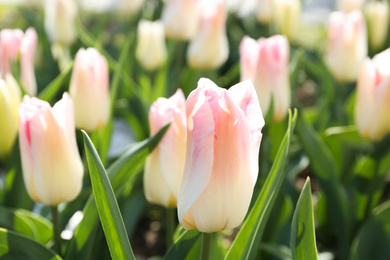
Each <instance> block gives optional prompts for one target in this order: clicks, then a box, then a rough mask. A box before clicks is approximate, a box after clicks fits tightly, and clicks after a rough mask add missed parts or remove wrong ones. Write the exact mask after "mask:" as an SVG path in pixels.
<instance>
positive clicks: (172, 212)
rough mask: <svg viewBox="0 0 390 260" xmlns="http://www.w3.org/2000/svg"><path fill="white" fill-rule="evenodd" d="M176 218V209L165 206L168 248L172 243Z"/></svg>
mask: <svg viewBox="0 0 390 260" xmlns="http://www.w3.org/2000/svg"><path fill="white" fill-rule="evenodd" d="M176 218H177V214H176V209H175V208H167V209H166V215H165V224H166V225H165V227H166V243H167V248H170V247H171V246H172V245H173V234H174V232H175V228H176Z"/></svg>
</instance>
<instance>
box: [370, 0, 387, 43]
mask: <svg viewBox="0 0 390 260" xmlns="http://www.w3.org/2000/svg"><path fill="white" fill-rule="evenodd" d="M364 13H365V16H366V21H367V29H368V40H369V44H370V47H372V48H373V49H374V50H377V49H380V48H381V47H382V46H383V44H384V43H385V41H386V37H387V34H388V30H389V4H388V3H387V1H382V2H372V1H371V2H369V3H367V4H366V5H365V7H364Z"/></svg>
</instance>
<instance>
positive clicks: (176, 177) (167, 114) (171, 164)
mask: <svg viewBox="0 0 390 260" xmlns="http://www.w3.org/2000/svg"><path fill="white" fill-rule="evenodd" d="M168 123H171V125H170V126H169V129H168V131H167V132H166V133H165V135H164V137H163V138H162V139H161V141H160V142H159V144H158V146H157V147H156V148H155V149H154V150H153V151H152V153H151V154H150V155H149V156H148V157H147V158H146V163H145V170H144V190H145V197H146V199H147V200H148V201H150V202H152V203H156V204H159V205H162V206H165V207H176V205H177V194H178V192H179V186H180V181H181V177H182V174H183V169H184V160H185V154H186V135H187V128H186V115H185V98H184V94H183V92H182V91H181V90H180V89H179V90H177V91H176V93H175V94H174V95H173V96H172V97H170V98H169V99H166V98H159V99H158V100H157V101H155V102H154V103H153V104H152V106H151V107H150V110H149V124H150V134H151V135H154V134H156V133H157V132H158V131H159V130H160V129H161V128H162V127H163V126H164V125H166V124H168Z"/></svg>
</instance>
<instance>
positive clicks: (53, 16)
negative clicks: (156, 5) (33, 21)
mask: <svg viewBox="0 0 390 260" xmlns="http://www.w3.org/2000/svg"><path fill="white" fill-rule="evenodd" d="M76 15H77V5H76V3H75V1H74V0H45V30H46V33H47V36H48V38H49V40H50V41H51V42H52V43H57V44H61V45H64V46H69V45H71V44H72V43H73V42H74V41H75V40H76V36H77V33H76V27H75V19H76Z"/></svg>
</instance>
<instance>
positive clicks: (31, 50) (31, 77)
mask: <svg viewBox="0 0 390 260" xmlns="http://www.w3.org/2000/svg"><path fill="white" fill-rule="evenodd" d="M37 43H38V35H37V32H36V31H35V29H34V28H28V29H27V31H26V33H25V34H24V37H23V39H22V41H21V44H20V63H21V64H20V66H21V72H20V74H21V76H20V77H21V82H22V84H23V87H24V89H25V90H26V92H27V94H29V95H30V96H34V95H36V93H37V82H36V79H35V73H34V56H35V50H36V48H37Z"/></svg>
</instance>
